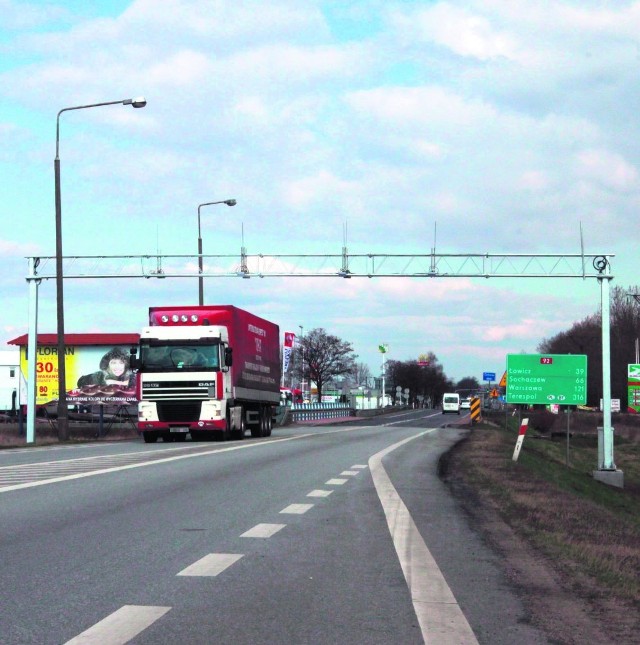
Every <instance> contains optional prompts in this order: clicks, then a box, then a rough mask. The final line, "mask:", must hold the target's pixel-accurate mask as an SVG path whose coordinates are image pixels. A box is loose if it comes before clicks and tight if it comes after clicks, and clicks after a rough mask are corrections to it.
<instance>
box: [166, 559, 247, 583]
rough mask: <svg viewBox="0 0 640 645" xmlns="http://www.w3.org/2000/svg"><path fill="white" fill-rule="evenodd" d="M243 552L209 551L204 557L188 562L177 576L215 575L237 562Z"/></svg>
mask: <svg viewBox="0 0 640 645" xmlns="http://www.w3.org/2000/svg"><path fill="white" fill-rule="evenodd" d="M242 557H243V554H240V553H209V555H205V556H204V558H200V560H198V561H197V562H194V563H193V564H190V565H189V566H188V567H187V568H186V569H183V570H182V571H181V572H180V573H178V574H177V575H179V576H209V577H213V576H217V575H218V574H220V573H222V572H223V571H224V570H225V569H227V568H228V567H230V566H231V565H232V564H233V563H234V562H237V561H238V560H239V559H240V558H242Z"/></svg>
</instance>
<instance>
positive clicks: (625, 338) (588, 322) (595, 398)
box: [538, 286, 640, 406]
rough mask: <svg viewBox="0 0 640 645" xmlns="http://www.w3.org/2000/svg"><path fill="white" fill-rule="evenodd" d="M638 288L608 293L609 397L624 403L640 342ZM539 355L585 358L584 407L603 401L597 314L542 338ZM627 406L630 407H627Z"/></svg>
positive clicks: (619, 289) (600, 329) (600, 341)
mask: <svg viewBox="0 0 640 645" xmlns="http://www.w3.org/2000/svg"><path fill="white" fill-rule="evenodd" d="M639 293H640V291H639V287H638V286H635V287H629V288H628V289H624V288H622V287H620V286H616V287H614V288H613V289H612V290H611V301H610V304H611V307H610V324H611V352H610V353H611V396H612V397H613V398H615V399H620V400H621V402H623V401H625V400H626V399H627V365H628V364H629V363H635V343H636V339H638V338H640V303H639V302H638V299H636V298H635V297H633V296H634V294H639ZM538 351H540V352H543V353H549V354H586V356H587V365H588V367H587V403H588V404H589V405H592V406H597V405H598V403H599V401H600V399H601V398H602V324H601V319H600V314H599V313H596V314H592V315H590V316H587V317H586V318H584V319H583V320H580V321H578V322H574V323H573V324H572V325H571V327H570V328H569V329H567V330H566V331H561V332H559V333H558V334H556V335H555V336H552V337H551V338H545V339H543V340H542V342H541V343H540V345H539V346H538ZM628 405H630V403H628Z"/></svg>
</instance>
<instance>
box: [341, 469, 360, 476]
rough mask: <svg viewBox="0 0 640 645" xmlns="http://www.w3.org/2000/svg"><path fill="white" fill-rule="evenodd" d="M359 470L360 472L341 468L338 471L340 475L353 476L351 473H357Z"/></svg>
mask: <svg viewBox="0 0 640 645" xmlns="http://www.w3.org/2000/svg"><path fill="white" fill-rule="evenodd" d="M359 472H360V471H359V470H343V471H342V472H341V473H340V476H341V477H353V475H357V474H359Z"/></svg>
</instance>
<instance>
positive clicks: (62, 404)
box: [32, 96, 147, 440]
mask: <svg viewBox="0 0 640 645" xmlns="http://www.w3.org/2000/svg"><path fill="white" fill-rule="evenodd" d="M146 104H147V101H146V99H145V98H144V97H141V96H140V97H138V98H135V99H123V100H120V101H107V102H106V103H92V104H91V105H78V106H76V107H68V108H63V109H62V110H60V112H58V116H57V118H56V158H55V160H54V162H53V168H54V175H55V200H56V314H57V322H58V332H57V333H58V439H61V440H65V439H68V438H69V415H68V411H67V382H66V369H65V346H64V302H63V288H62V283H63V273H62V201H61V198H60V115H61V114H62V113H63V112H69V111H71V110H84V109H86V108H94V107H102V106H103V105H131V106H133V107H134V108H143V107H144V106H145V105H146ZM33 385H34V384H32V386H33Z"/></svg>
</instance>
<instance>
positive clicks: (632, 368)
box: [627, 364, 640, 413]
mask: <svg viewBox="0 0 640 645" xmlns="http://www.w3.org/2000/svg"><path fill="white" fill-rule="evenodd" d="M627 379H628V380H627V384H628V388H627V397H628V398H627V407H628V411H629V412H632V411H633V412H636V413H637V412H640V365H637V364H633V365H628V366H627Z"/></svg>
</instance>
